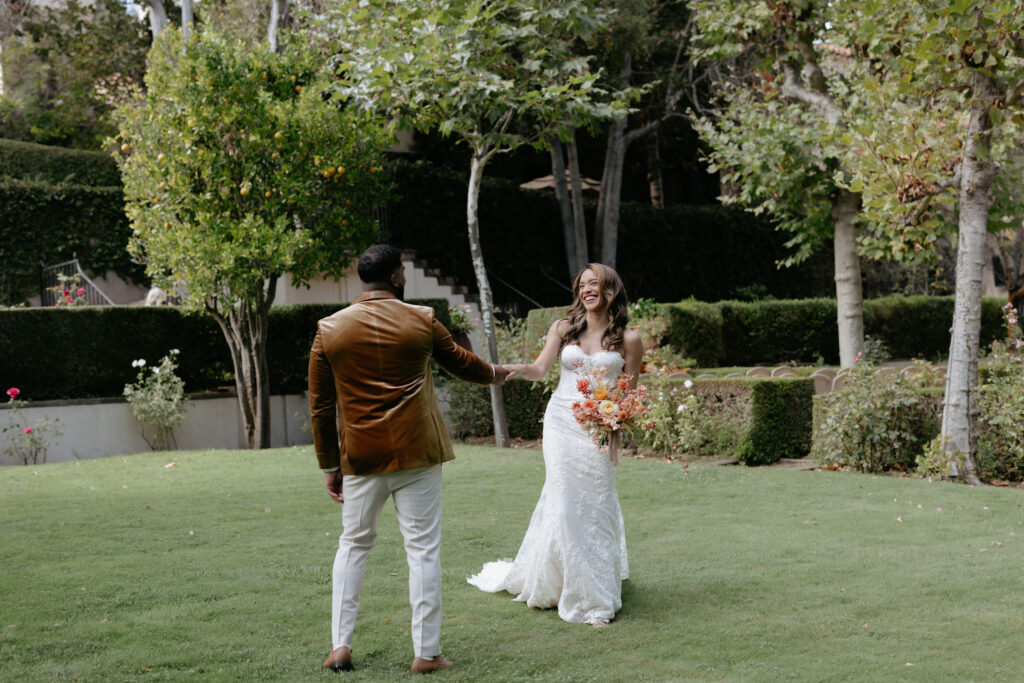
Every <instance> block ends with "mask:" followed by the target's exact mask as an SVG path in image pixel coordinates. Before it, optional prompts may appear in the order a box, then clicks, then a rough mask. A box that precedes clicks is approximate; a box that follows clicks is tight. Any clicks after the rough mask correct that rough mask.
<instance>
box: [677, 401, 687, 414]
mask: <svg viewBox="0 0 1024 683" xmlns="http://www.w3.org/2000/svg"><path fill="white" fill-rule="evenodd" d="M684 410H686V404H685V403H680V404H679V407H678V408H676V412H677V413H681V412H683V411H684Z"/></svg>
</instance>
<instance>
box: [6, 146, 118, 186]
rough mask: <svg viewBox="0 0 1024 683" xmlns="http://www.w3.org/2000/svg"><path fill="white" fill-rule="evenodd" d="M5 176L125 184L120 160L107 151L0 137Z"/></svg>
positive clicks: (93, 183) (91, 183) (55, 183)
mask: <svg viewBox="0 0 1024 683" xmlns="http://www.w3.org/2000/svg"><path fill="white" fill-rule="evenodd" d="M4 176H9V177H10V178H15V179H21V180H37V181H42V182H45V183H49V184H51V185H59V184H64V183H72V184H75V185H89V186H93V187H112V186H117V187H120V186H121V172H120V171H119V170H118V168H117V163H116V162H115V161H114V157H112V156H111V155H109V154H107V153H105V152H91V151H87V150H82V149H70V148H68V147H52V146H50V145H37V144H36V143H34V142H20V141H18V140H3V139H0V178H3V177H4Z"/></svg>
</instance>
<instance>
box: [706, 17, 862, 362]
mask: <svg viewBox="0 0 1024 683" xmlns="http://www.w3.org/2000/svg"><path fill="white" fill-rule="evenodd" d="M841 5H842V3H835V2H809V3H800V4H799V6H798V4H797V3H788V2H766V1H764V0H729V1H728V2H711V1H710V0H707V1H705V0H700V1H698V2H696V3H695V5H694V13H695V16H696V19H697V22H698V25H699V43H700V46H701V47H700V49H699V50H698V51H697V54H696V57H697V58H698V59H700V60H711V61H715V62H718V63H719V64H720V67H719V71H718V74H719V75H718V79H717V83H716V86H717V88H718V92H717V94H718V96H719V97H718V100H717V103H716V104H714V105H712V106H710V107H708V109H707V110H706V112H705V113H704V115H703V116H701V117H700V118H699V120H698V124H697V126H698V130H699V131H700V132H701V135H702V137H703V138H704V140H705V141H706V142H707V143H708V145H709V146H710V147H711V151H710V153H709V158H710V160H711V162H712V166H711V168H710V169H709V170H711V171H716V170H717V171H720V172H721V173H722V181H723V184H724V185H726V186H727V187H730V188H732V192H731V193H727V194H725V195H724V197H723V200H724V201H726V202H727V203H737V204H742V205H745V206H747V207H749V208H750V209H751V210H752V211H753V212H754V213H759V214H760V213H766V214H768V215H770V216H772V217H773V218H774V219H775V220H776V221H778V224H779V228H780V229H783V230H787V231H789V232H792V233H793V238H792V239H791V240H790V242H789V245H790V246H791V247H793V248H794V253H793V256H792V257H791V258H790V259H788V260H787V261H786V262H784V265H792V264H794V263H797V262H799V261H802V260H803V259H805V258H807V257H808V256H809V255H810V254H811V253H812V251H813V250H814V248H816V247H817V246H818V245H819V244H820V243H821V242H822V240H824V239H827V238H828V237H831V238H832V243H833V250H834V254H835V281H836V305H837V312H838V315H837V324H838V330H839V358H840V364H841V365H842V366H844V367H848V366H850V365H853V363H854V360H855V359H856V358H857V355H858V354H859V353H860V352H862V351H863V350H864V313H863V303H862V299H863V294H862V287H861V268H860V257H859V256H858V253H857V249H858V236H859V232H860V230H859V227H858V222H860V218H859V212H860V204H861V199H860V196H859V195H858V194H857V193H856V192H852V191H850V190H849V189H847V187H845V185H844V182H843V176H844V175H845V174H848V170H847V169H845V168H844V166H843V160H844V159H846V152H847V146H846V144H845V143H844V142H843V141H842V140H841V139H839V138H838V134H839V133H840V132H841V130H842V129H843V128H844V127H846V126H848V125H849V120H850V118H851V117H852V116H853V115H854V114H855V112H856V110H857V102H856V100H855V99H852V98H851V97H849V92H850V88H851V81H854V80H855V79H856V77H857V74H858V72H857V70H856V66H857V65H856V64H853V63H852V62H851V58H850V55H849V54H848V52H847V51H845V50H843V48H842V47H841V46H836V45H835V44H834V43H833V42H830V40H831V38H832V36H831V29H830V26H831V21H830V20H831V19H832V18H833V14H832V13H833V12H835V11H836V10H837V8H838V7H839V6H841ZM837 47H838V49H837Z"/></svg>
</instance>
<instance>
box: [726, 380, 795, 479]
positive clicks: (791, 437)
mask: <svg viewBox="0 0 1024 683" xmlns="http://www.w3.org/2000/svg"><path fill="white" fill-rule="evenodd" d="M752 389H753V391H752V394H751V408H750V410H751V415H750V427H749V429H748V430H747V432H746V434H745V435H744V439H743V441H742V443H741V445H740V448H739V452H738V453H737V456H738V457H739V459H740V461H741V462H743V463H744V464H746V465H770V464H772V463H773V462H778V461H779V460H781V459H782V458H794V459H799V458H803V457H805V456H806V455H807V454H808V453H809V452H810V449H811V432H812V413H813V401H814V382H813V381H812V380H809V379H795V378H776V379H772V380H761V381H757V382H754V384H753V386H752Z"/></svg>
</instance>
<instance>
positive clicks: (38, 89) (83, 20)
mask: <svg viewBox="0 0 1024 683" xmlns="http://www.w3.org/2000/svg"><path fill="white" fill-rule="evenodd" d="M19 7H21V8H22V9H19V10H18V12H19V13H18V14H16V15H14V16H13V17H10V18H9V19H10V20H11V23H9V24H8V26H7V27H6V28H3V27H0V30H2V31H6V32H7V37H6V39H4V36H3V35H0V39H2V40H3V52H2V54H0V57H2V59H3V72H4V76H3V77H4V83H3V86H4V87H3V89H2V90H3V94H2V95H0V137H5V138H11V139H18V140H29V141H32V142H39V143H43V144H56V145H65V146H73V147H84V148H96V147H98V146H99V144H100V143H101V142H102V141H103V139H104V138H106V137H107V136H109V135H112V134H113V133H114V132H115V131H114V128H113V126H112V124H111V121H110V112H111V110H112V108H113V106H114V104H115V103H116V102H117V101H119V100H120V99H122V98H123V97H125V96H126V95H127V92H128V91H129V90H130V89H131V88H133V87H135V86H137V85H138V84H139V83H141V81H142V75H143V71H144V69H145V55H146V50H147V49H148V48H149V35H148V32H147V31H146V28H145V25H144V24H142V23H141V22H140V21H138V19H136V18H135V17H134V16H133V15H130V14H129V13H128V12H127V11H126V10H125V8H124V5H123V4H121V3H120V2H118V0H96V2H94V3H91V4H89V5H86V4H84V3H80V2H78V1H77V0H70V1H69V2H67V3H65V4H61V5H58V6H55V7H48V6H45V5H39V6H35V5H33V6H31V7H28V8H24V3H22V4H21V5H19ZM13 9H14V8H12V10H11V11H13ZM14 19H17V22H16V23H14V22H13V20H14Z"/></svg>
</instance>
